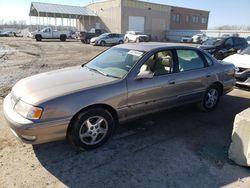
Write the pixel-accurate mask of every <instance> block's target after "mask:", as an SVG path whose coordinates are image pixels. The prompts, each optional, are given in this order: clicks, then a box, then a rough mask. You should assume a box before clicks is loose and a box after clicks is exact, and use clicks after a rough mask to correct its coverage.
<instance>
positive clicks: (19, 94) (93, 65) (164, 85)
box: [3, 43, 235, 150]
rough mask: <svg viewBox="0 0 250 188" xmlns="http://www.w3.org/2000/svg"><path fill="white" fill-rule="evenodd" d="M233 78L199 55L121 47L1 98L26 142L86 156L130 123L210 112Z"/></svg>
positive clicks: (160, 46)
mask: <svg viewBox="0 0 250 188" xmlns="http://www.w3.org/2000/svg"><path fill="white" fill-rule="evenodd" d="M234 73H235V67H234V65H233V64H229V63H220V62H218V61H217V60H216V59H214V58H213V57H212V56H211V55H209V54H208V53H206V52H204V51H203V50H201V49H198V48H193V47H187V46H177V45H171V44H164V43H137V44H122V45H118V46H115V47H112V48H110V49H108V50H107V51H105V52H103V53H101V54H100V55H98V56H97V57H95V58H93V59H92V60H91V61H90V62H88V63H87V64H85V65H81V66H77V67H71V68H66V69H61V70H56V71H52V72H47V73H42V74H38V75H35V76H31V77H27V78H24V79H22V80H20V81H19V82H17V83H16V84H15V85H14V87H13V88H12V90H11V93H10V94H8V95H7V96H6V97H5V99H4V103H3V109H4V115H5V117H6V120H7V122H8V124H9V126H10V128H11V130H12V132H13V133H14V135H16V136H17V137H19V138H20V139H21V140H22V141H24V142H26V143H31V144H39V143H45V142H50V141H55V140H60V139H65V138H67V139H68V140H69V142H70V143H72V144H73V145H74V146H75V147H76V148H78V149H80V150H84V149H85V150H89V149H94V148H97V147H99V146H101V145H102V144H104V143H105V142H106V141H107V140H108V139H109V138H110V137H111V135H112V132H113V130H114V128H115V126H116V125H118V124H119V123H123V122H126V121H128V120H131V119H134V118H138V117H141V116H145V115H148V114H151V113H154V112H157V111H160V110H164V109H169V108H172V107H176V106H179V105H183V104H188V103H197V104H198V106H199V108H200V109H201V110H203V111H212V110H214V109H215V108H216V106H217V104H218V102H219V99H220V97H221V96H222V95H224V94H226V93H227V92H229V91H231V90H232V89H233V86H234V85H235V78H234Z"/></svg>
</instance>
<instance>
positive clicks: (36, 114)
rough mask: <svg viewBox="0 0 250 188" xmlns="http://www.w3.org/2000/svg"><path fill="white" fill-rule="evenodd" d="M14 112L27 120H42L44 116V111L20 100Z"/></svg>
mask: <svg viewBox="0 0 250 188" xmlns="http://www.w3.org/2000/svg"><path fill="white" fill-rule="evenodd" d="M14 110H15V111H16V112H17V113H18V114H20V115H21V116H23V117H25V118H27V119H34V120H36V119H40V118H41V116H42V112H43V109H42V108H40V107H35V106H32V105H30V104H27V103H25V102H23V101H21V100H19V101H18V102H17V103H16V105H15V107H14Z"/></svg>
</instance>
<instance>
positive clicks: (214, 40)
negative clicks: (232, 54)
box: [202, 38, 222, 45]
mask: <svg viewBox="0 0 250 188" xmlns="http://www.w3.org/2000/svg"><path fill="white" fill-rule="evenodd" d="M221 43H222V40H221V39H219V38H210V39H207V40H206V41H205V42H204V43H202V44H203V45H220V44H221Z"/></svg>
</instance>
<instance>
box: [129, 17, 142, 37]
mask: <svg viewBox="0 0 250 188" xmlns="http://www.w3.org/2000/svg"><path fill="white" fill-rule="evenodd" d="M128 23H129V24H128V29H129V31H141V32H143V33H144V24H145V19H144V17H139V16H129V22H128Z"/></svg>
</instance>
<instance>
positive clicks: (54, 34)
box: [30, 27, 70, 41]
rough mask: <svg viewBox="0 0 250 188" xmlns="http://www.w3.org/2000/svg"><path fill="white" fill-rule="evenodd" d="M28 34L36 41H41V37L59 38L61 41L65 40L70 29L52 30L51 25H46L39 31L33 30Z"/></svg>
mask: <svg viewBox="0 0 250 188" xmlns="http://www.w3.org/2000/svg"><path fill="white" fill-rule="evenodd" d="M30 34H31V37H32V38H35V39H36V41H42V40H43V39H60V40H61V41H66V39H67V38H69V36H70V31H56V30H52V28H51V27H46V28H44V29H42V30H41V31H39V30H38V31H33V32H31V33H30Z"/></svg>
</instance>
